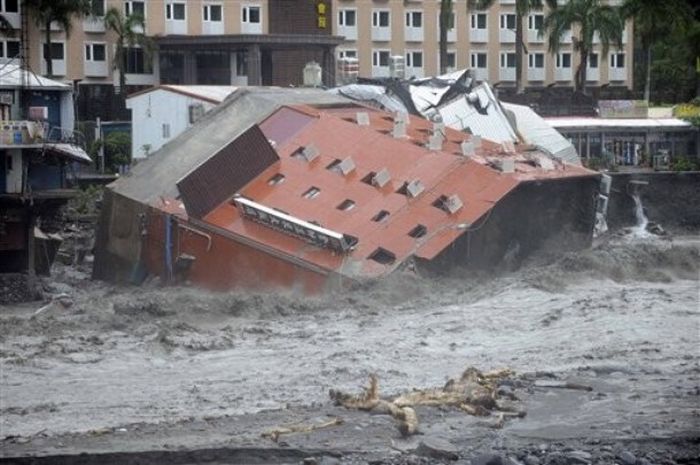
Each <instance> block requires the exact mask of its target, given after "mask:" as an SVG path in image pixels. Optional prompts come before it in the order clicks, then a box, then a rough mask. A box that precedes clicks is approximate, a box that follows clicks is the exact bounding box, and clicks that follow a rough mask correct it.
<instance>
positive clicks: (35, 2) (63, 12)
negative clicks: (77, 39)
mask: <svg viewBox="0 0 700 465" xmlns="http://www.w3.org/2000/svg"><path fill="white" fill-rule="evenodd" d="M23 7H24V8H27V9H28V10H29V11H30V13H31V14H32V16H34V21H35V22H36V25H37V26H39V27H44V28H45V29H46V31H45V34H46V36H45V41H46V44H45V47H44V60H46V75H47V76H49V77H51V76H53V63H52V61H51V48H52V47H51V45H52V44H51V23H53V22H56V23H58V24H59V25H60V26H61V28H62V29H63V30H64V31H65V33H66V36H68V35H69V34H70V31H71V29H72V20H73V19H74V17H77V18H80V17H82V16H87V15H89V14H90V12H91V9H92V8H91V7H92V5H91V2H90V0H24V4H23Z"/></svg>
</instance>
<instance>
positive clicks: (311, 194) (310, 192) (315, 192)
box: [301, 187, 321, 199]
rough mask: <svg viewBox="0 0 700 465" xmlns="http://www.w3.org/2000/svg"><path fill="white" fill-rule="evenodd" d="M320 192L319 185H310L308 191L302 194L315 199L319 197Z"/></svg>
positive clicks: (306, 197)
mask: <svg viewBox="0 0 700 465" xmlns="http://www.w3.org/2000/svg"><path fill="white" fill-rule="evenodd" d="M320 193H321V189H319V188H318V187H310V188H309V189H308V190H307V191H306V192H304V193H303V194H301V196H302V197H304V198H305V199H314V198H316V197H318V194H320Z"/></svg>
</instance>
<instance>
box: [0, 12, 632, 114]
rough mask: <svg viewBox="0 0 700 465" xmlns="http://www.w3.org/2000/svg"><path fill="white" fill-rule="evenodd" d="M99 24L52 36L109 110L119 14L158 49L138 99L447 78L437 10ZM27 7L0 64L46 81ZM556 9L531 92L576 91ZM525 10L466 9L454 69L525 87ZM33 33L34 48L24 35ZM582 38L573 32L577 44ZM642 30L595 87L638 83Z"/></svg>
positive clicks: (169, 15)
mask: <svg viewBox="0 0 700 465" xmlns="http://www.w3.org/2000/svg"><path fill="white" fill-rule="evenodd" d="M92 2H93V16H90V17H87V18H84V19H81V20H76V21H75V24H74V27H73V30H72V32H71V34H70V35H69V36H67V35H66V34H65V32H63V31H62V30H60V28H58V27H56V29H55V30H53V28H52V31H51V35H52V42H53V44H52V50H51V53H52V56H53V77H54V78H55V79H59V80H62V81H79V84H80V95H79V97H80V98H81V99H83V100H86V101H93V102H94V101H99V99H100V98H101V97H102V96H103V95H104V94H105V93H109V92H110V90H113V88H114V86H118V83H119V77H118V74H117V72H116V71H115V67H114V51H115V46H114V43H115V40H116V37H115V35H114V34H113V33H111V32H109V31H106V30H105V27H104V22H103V17H104V14H105V12H106V11H107V10H108V9H109V8H112V7H114V8H117V9H119V10H121V11H122V12H123V13H125V14H130V13H140V14H142V15H143V16H144V18H145V31H144V32H145V33H146V35H148V36H149V37H151V38H153V40H154V42H155V44H156V47H155V51H153V52H152V53H147V52H146V51H145V50H143V49H142V48H140V47H130V48H129V49H128V51H127V60H126V61H127V62H126V82H127V86H128V87H129V88H130V89H129V90H130V91H131V90H139V89H140V88H142V87H144V86H151V85H157V84H184V85H282V86H287V85H300V84H302V82H303V68H304V65H305V64H306V63H308V62H309V61H316V62H318V63H319V64H320V65H321V68H322V70H323V71H322V73H323V83H324V84H325V85H334V84H335V68H336V66H335V59H336V58H342V57H350V58H357V60H358V61H359V75H360V76H363V77H383V76H388V75H389V73H390V61H391V57H392V56H397V55H398V56H401V57H403V58H404V64H405V74H406V77H411V76H415V77H422V76H429V75H435V74H437V73H438V71H439V69H440V67H439V63H438V60H439V56H438V55H439V54H438V50H439V27H438V24H439V20H438V15H439V9H440V2H439V1H433V0H425V1H421V0H225V1H224V0H92ZM21 4H22V2H21V0H3V1H0V14H2V15H3V16H5V18H7V19H8V20H9V22H10V23H11V24H12V25H13V26H14V27H15V29H17V31H15V32H14V33H13V34H3V37H2V38H1V42H0V58H5V59H7V58H13V57H17V56H18V55H19V54H20V50H23V51H24V55H26V57H27V59H26V63H27V65H28V66H29V68H30V69H31V70H33V71H34V72H35V73H37V74H45V73H46V64H45V60H44V59H43V47H44V36H45V31H43V30H42V27H40V26H37V25H36V24H35V23H34V22H33V18H31V17H30V15H26V16H27V17H25V18H23V13H22V8H21ZM545 14H546V11H545V10H543V11H535V12H533V13H532V14H530V15H529V16H528V17H526V18H523V28H524V37H525V40H526V49H527V52H528V53H527V56H525V57H524V60H523V66H524V72H523V75H524V78H525V80H524V82H525V86H526V87H551V86H556V87H573V79H574V74H575V70H576V67H577V65H578V56H577V54H576V53H575V51H574V49H573V45H572V40H571V37H570V36H568V37H565V38H564V45H563V47H562V49H561V51H560V52H559V53H557V54H554V55H553V54H550V53H549V52H548V51H547V44H546V39H545V38H544V37H540V36H539V35H538V31H537V29H538V27H539V26H540V25H541V24H542V21H543V20H544V17H545ZM515 21H516V17H515V0H500V1H498V2H495V4H494V5H493V6H492V7H491V8H490V9H488V10H484V11H477V10H467V8H466V2H455V7H454V20H453V28H452V29H451V30H450V31H449V33H448V34H447V38H448V41H449V46H448V63H447V67H448V69H459V68H471V69H472V70H474V73H475V75H476V77H477V78H478V79H483V80H488V81H489V82H491V83H492V84H497V83H500V84H499V85H498V86H499V87H512V86H513V85H514V83H515ZM22 24H26V29H27V32H26V39H27V40H26V47H21V46H20V43H21V42H20V35H21V34H19V30H20V29H21V26H22ZM576 32H577V31H575V30H574V31H572V33H573V35H574V36H575V35H576ZM632 37H633V34H632V24H631V23H628V24H627V26H626V29H625V33H624V37H623V42H624V45H623V48H622V49H621V50H617V49H616V48H613V49H611V50H610V53H609V54H608V55H607V56H603V55H602V50H601V48H600V45H596V47H595V50H594V52H593V54H592V56H591V61H590V63H589V66H588V70H587V79H588V82H589V84H590V86H591V87H602V86H605V87H611V86H612V87H618V86H619V87H627V88H630V87H631V85H632V70H633V64H632V56H633V53H632Z"/></svg>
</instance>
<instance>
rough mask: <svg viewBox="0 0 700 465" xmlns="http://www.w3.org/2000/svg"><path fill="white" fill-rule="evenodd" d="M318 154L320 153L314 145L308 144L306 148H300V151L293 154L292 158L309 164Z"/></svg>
mask: <svg viewBox="0 0 700 465" xmlns="http://www.w3.org/2000/svg"><path fill="white" fill-rule="evenodd" d="M320 154H321V152H319V151H318V149H317V148H316V146H315V145H314V144H309V145H307V146H306V147H302V148H301V150H298V151H297V152H295V153H294V155H293V156H294V157H296V158H303V159H304V160H306V161H308V162H310V161H313V160H314V159H316V158H317V157H318V156H319V155H320Z"/></svg>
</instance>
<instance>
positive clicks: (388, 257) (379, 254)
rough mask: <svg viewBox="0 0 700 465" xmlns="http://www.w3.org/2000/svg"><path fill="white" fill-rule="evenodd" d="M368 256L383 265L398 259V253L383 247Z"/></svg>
mask: <svg viewBox="0 0 700 465" xmlns="http://www.w3.org/2000/svg"><path fill="white" fill-rule="evenodd" d="M367 258H369V259H370V260H374V261H375V262H377V263H381V264H382V265H391V264H392V263H394V262H395V261H396V255H394V254H393V253H391V252H389V251H388V250H386V249H384V248H382V247H378V248H377V249H376V250H375V251H374V252H372V253H371V254H370V256H369V257H367Z"/></svg>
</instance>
